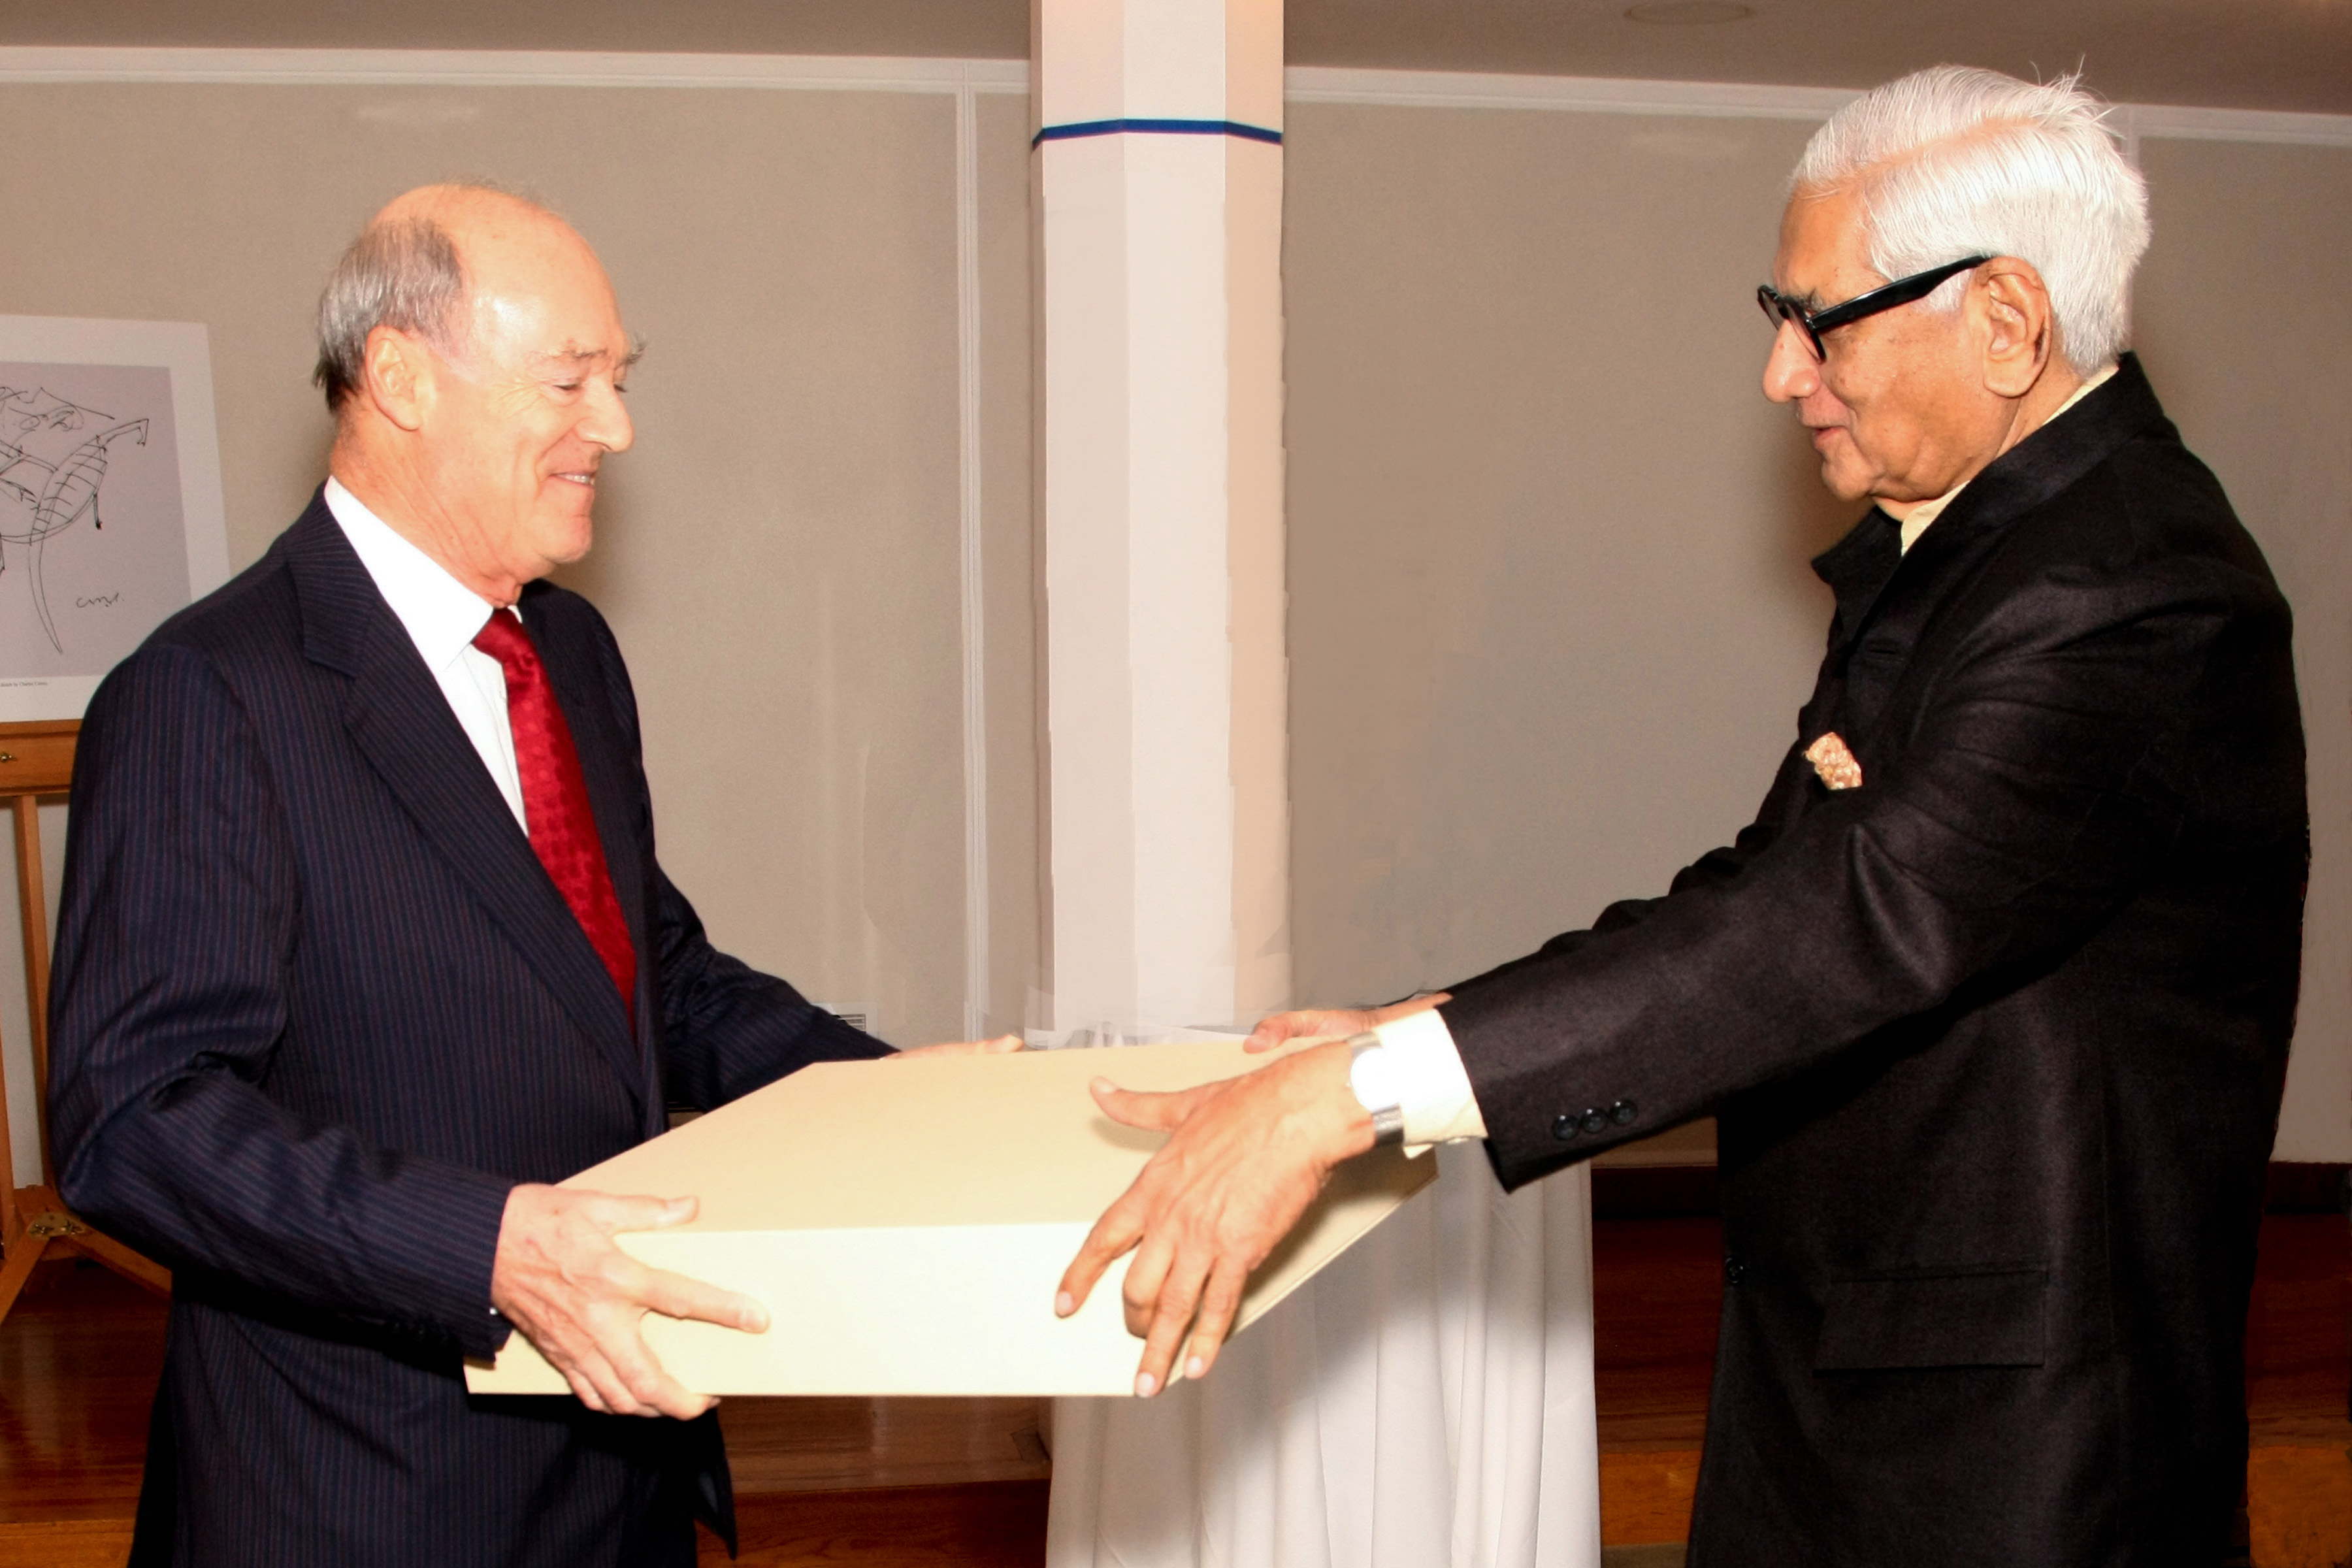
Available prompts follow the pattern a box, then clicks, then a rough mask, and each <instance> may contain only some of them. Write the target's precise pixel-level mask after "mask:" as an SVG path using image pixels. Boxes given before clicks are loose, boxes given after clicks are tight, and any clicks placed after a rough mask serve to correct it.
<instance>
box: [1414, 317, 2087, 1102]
mask: <svg viewBox="0 0 2352 1568" xmlns="http://www.w3.org/2000/svg"><path fill="white" fill-rule="evenodd" d="M2113 374H2116V366H2115V365H2113V364H2110V365H2108V366H2106V367H2105V369H2104V370H2101V371H2099V372H2098V373H2097V374H2094V375H2092V376H2091V377H2090V378H2089V379H2087V380H2085V381H2084V383H2083V384H2082V385H2081V386H2079V387H2076V388H2075V389H2074V395H2073V396H2072V397H2069V398H2068V399H2066V401H2065V402H2063V403H2062V404H2060V405H2058V406H2057V408H2056V409H2055V410H2054V411H2053V413H2052V414H2051V416H2050V418H2049V419H2045V420H2043V421H2042V424H2043V425H2047V424H2049V423H2050V422H2051V421H2052V420H2054V419H2056V418H2058V417H2059V416H2060V415H2063V414H2064V413H2065V412H2066V411H2067V410H2068V409H2070V408H2072V407H2074V405H2076V404H2078V403H2080V402H2082V401H2083V399H2084V398H2085V397H2088V396H2089V395H2091V394H2092V393H2094V392H2095V391H2097V390H2098V389H2099V387H2101V386H2102V385H2104V384H2105V382H2106V380H2107V378H2108V377H2109V376H2112V375H2113ZM2036 428H2037V429H2038V428H2040V426H2036ZM2030 433H2031V432H2029V434H2030ZM1967 488H1968V480H1966V479H1962V480H1961V481H1960V482H1959V483H1958V484H1957V485H1954V486H1953V487H1952V488H1951V489H1948V490H1947V491H1945V492H1944V493H1943V494H1942V495H1940V496H1937V498H1936V499H1935V500H1927V501H1922V502H1920V503H1919V504H1918V505H1917V506H1916V507H1913V508H1912V509H1911V510H1910V511H1909V512H1908V513H1907V514H1906V515H1905V516H1904V517H1902V518H1901V519H1899V520H1898V521H1900V522H1901V524H1902V531H1903V551H1904V553H1906V554H1908V553H1910V551H1911V547H1912V546H1913V545H1914V544H1916V543H1918V542H1919V536H1920V535H1921V534H1923V533H1925V532H1927V525H1928V524H1929V523H1931V522H1933V521H1936V519H1937V517H1938V516H1940V515H1941V514H1942V512H1943V510H1944V509H1945V508H1946V507H1948V506H1949V505H1951V504H1952V500H1953V498H1954V497H1956V496H1958V494H1959V493H1960V492H1961V491H1962V490H1964V489H1967ZM1372 1033H1373V1034H1375V1035H1378V1036H1379V1037H1380V1040H1381V1052H1382V1054H1383V1055H1385V1056H1387V1057H1388V1058H1389V1059H1390V1062H1391V1079H1390V1082H1391V1086H1392V1087H1393V1088H1395V1089H1396V1090H1397V1091H1398V1109H1399V1110H1402V1111H1403V1112H1404V1141H1405V1143H1406V1145H1407V1147H1409V1148H1410V1147H1412V1146H1415V1145H1420V1144H1426V1143H1450V1142H1455V1141H1457V1140H1459V1139H1464V1138H1484V1137H1485V1136H1486V1117H1485V1116H1484V1115H1482V1114H1481V1113H1480V1111H1479V1110H1478V1100H1477V1097H1476V1096H1475V1094H1474V1093H1473V1092H1472V1091H1471V1089H1470V1075H1469V1074H1468V1073H1467V1072H1465V1071H1464V1070H1463V1067H1462V1051H1461V1047H1457V1046H1456V1045H1455V1044H1454V1032H1453V1031H1452V1030H1451V1029H1448V1028H1447V1027H1446V1026H1445V1020H1444V1018H1441V1017H1439V1016H1438V1015H1437V1010H1436V1009H1435V1008H1430V1009H1427V1010H1425V1011H1423V1012H1419V1013H1409V1014H1407V1015H1406V1016H1403V1017H1402V1018H1398V1019H1395V1020H1392V1021H1391V1022H1389V1023H1386V1024H1381V1025H1378V1026H1375V1027H1374V1028H1373V1030H1372Z"/></svg>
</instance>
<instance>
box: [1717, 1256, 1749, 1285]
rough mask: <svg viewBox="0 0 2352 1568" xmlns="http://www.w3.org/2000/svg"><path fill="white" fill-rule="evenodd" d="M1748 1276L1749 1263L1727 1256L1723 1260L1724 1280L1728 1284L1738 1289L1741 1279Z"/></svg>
mask: <svg viewBox="0 0 2352 1568" xmlns="http://www.w3.org/2000/svg"><path fill="white" fill-rule="evenodd" d="M1747 1278H1748V1265H1746V1264H1745V1263H1742V1262H1740V1261H1739V1259H1738V1258H1725V1259H1724V1260H1723V1282H1724V1283H1725V1284H1726V1285H1729V1286H1731V1287H1732V1288H1733V1289H1738V1286H1739V1283H1740V1281H1741V1280H1743V1279H1747Z"/></svg>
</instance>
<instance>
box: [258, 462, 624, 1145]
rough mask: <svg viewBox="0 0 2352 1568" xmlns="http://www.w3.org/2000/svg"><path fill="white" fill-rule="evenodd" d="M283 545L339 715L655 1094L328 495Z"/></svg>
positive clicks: (609, 989)
mask: <svg viewBox="0 0 2352 1568" xmlns="http://www.w3.org/2000/svg"><path fill="white" fill-rule="evenodd" d="M287 547H288V551H289V558H290V561H291V565H292V569H293V576H294V582H295V587H296V593H297V595H298V597H299V601H300V604H301V614H302V631H303V648H304V652H305V653H307V654H308V655H309V656H310V658H311V659H312V660H313V661H314V662H317V663H320V664H323V665H326V666H328V667H329V668H334V669H337V670H340V671H341V672H342V673H343V674H344V675H346V676H348V677H350V679H351V689H350V696H349V699H348V700H347V701H346V703H345V706H344V710H343V720H344V723H345V726H346V727H347V729H348V730H349V731H350V734H351V737H352V743H353V744H354V745H356V746H357V747H358V748H359V750H360V752H361V753H362V755H364V756H365V757H366V758H367V760H368V762H369V763H370V765H371V766H373V768H374V770H375V772H376V773H377V774H378V775H379V776H380V777H382V778H383V781H384V783H385V784H386V785H388V786H389V787H390V788H391V790H392V792H393V794H394V795H395V796H397V797H398V798H399V800H400V803H401V805H403V807H404V808H405V810H406V811H407V813H408V816H409V817H410V818H411V820H412V821H413V822H414V823H415V826H416V829H417V831H418V832H419V833H420V834H422V835H423V836H424V837H425V840H426V841H427V842H429V843H430V844H432V845H433V847H435V849H436V851H438V852H439V854H440V855H441V857H442V858H443V859H444V860H445V861H446V862H447V864H448V866H449V868H450V869H451V870H452V871H453V872H454V873H455V874H456V875H457V878H458V879H459V880H461V881H462V882H464V883H465V884H466V885H467V888H468V889H470V890H471V891H472V892H473V894H474V896H475V898H476V899H478V900H479V901H480V903H481V904H482V906H483V908H484V909H485V910H488V912H489V915H490V917H491V919H493V920H494V921H497V922H498V924H499V928H500V929H501V930H503V931H505V932H506V934H507V936H508V939H509V941H511V942H513V943H514V944H515V946H516V947H517V948H518V949H519V950H520V952H521V953H522V955H523V957H524V959H525V960H526V961H527V962H528V963H530V965H531V967H532V968H533V969H535V970H537V971H538V972H539V973H540V975H541V978H542V979H544V980H545V981H546V982H547V984H548V988H549V989H550V990H551V991H552V992H554V994H555V995H556V997H557V999H558V1000H559V1001H561V1002H562V1005H563V1007H564V1009H565V1010H566V1011H567V1012H569V1013H570V1014H571V1015H572V1018H573V1020H574V1021H575V1022H576V1023H578V1025H579V1026H580V1027H581V1029H582V1031H583V1033H585V1034H586V1035H587V1036H588V1037H589V1038H590V1039H592V1040H593V1041H594V1042H595V1043H596V1046H597V1047H598V1049H600V1050H601V1051H603V1052H604V1055H605V1057H606V1058H608V1060H609V1061H610V1062H611V1064H612V1066H613V1068H614V1071H615V1072H617V1073H619V1074H620V1076H621V1079H622V1080H623V1081H624V1082H625V1083H626V1084H627V1085H628V1086H629V1088H630V1090H631V1092H632V1093H634V1094H635V1095H636V1096H637V1097H638V1098H639V1099H640V1100H642V1099H644V1098H645V1097H646V1094H647V1093H648V1090H649V1088H650V1085H649V1082H648V1079H647V1068H646V1059H645V1057H644V1055H643V1054H642V1053H641V1052H639V1051H638V1049H637V1047H636V1041H635V1029H634V1028H633V1027H632V1024H631V1020H629V1019H628V1018H627V1017H626V1016H624V1014H623V1013H622V1011H621V1000H620V995H619V994H618V993H617V992H616V991H614V988H613V981H612V976H611V975H609V974H608V973H605V970H604V963H603V962H602V961H601V960H600V959H599V958H598V957H597V956H596V950H595V947H594V945H593V944H592V943H591V942H589V940H588V935H587V933H586V932H585V931H582V930H581V928H580V922H579V921H578V919H577V918H576V917H574V916H573V914H572V909H571V906H569V905H568V904H566V903H565V902H564V901H563V897H562V894H560V893H558V892H557V891H556V890H555V884H554V883H553V882H551V881H550V880H549V879H548V876H547V872H546V869H545V868H543V867H541V865H540V863H539V858H538V857H537V856H535V855H533V854H532V853H531V848H530V840H529V839H528V838H526V837H524V836H523V834H522V831H521V829H520V828H519V827H518V826H516V824H515V819H514V815H513V813H511V812H510V811H509V810H508V809H507V805H506V801H505V800H504V798H502V797H501V796H500V795H499V790H498V786H497V785H496V784H493V783H492V782H491V780H490V776H489V773H488V770H487V769H485V768H484V767H483V765H482V760H481V757H480V755H479V754H478V752H475V750H474V747H473V743H472V742H470V741H468V740H467V738H466V732H465V731H464V730H463V729H461V728H460V727H459V726H458V723H457V716H456V715H455V714H453V713H451V712H450V711H449V703H448V700H447V699H446V697H444V696H443V695H442V692H441V688H440V686H439V684H438V683H437V682H436V680H435V679H434V678H433V676H432V673H431V672H430V671H428V670H427V669H426V668H425V664H424V661H423V660H422V659H420V658H417V657H416V648H415V644H413V643H411V642H410V641H409V640H408V636H407V634H406V633H405V632H404V630H402V628H401V626H400V623H399V621H398V619H397V618H396V617H395V616H394V615H393V613H392V610H391V607H390V606H389V605H385V604H384V602H383V595H380V594H379V593H377V592H376V588H375V584H374V581H373V579H372V578H370V577H369V576H368V574H367V568H366V567H364V566H363V565H362V564H361V563H360V559H359V557H358V556H357V555H356V554H354V553H353V552H352V548H351V545H350V543H349V542H347V541H346V540H345V539H344V538H343V535H342V530H341V528H340V527H339V526H338V525H337V524H336V522H335V521H334V518H333V515H332V514H331V513H330V512H329V511H328V510H327V508H326V504H325V502H324V500H322V499H321V500H313V501H312V502H311V505H310V510H308V511H306V512H304V513H303V515H302V518H301V521H299V522H297V523H296V524H295V525H294V527H293V529H292V530H290V531H289V533H288V536H287ZM598 826H599V827H600V828H602V827H603V826H604V823H603V816H602V813H601V812H600V813H599V820H598ZM608 842H609V840H608Z"/></svg>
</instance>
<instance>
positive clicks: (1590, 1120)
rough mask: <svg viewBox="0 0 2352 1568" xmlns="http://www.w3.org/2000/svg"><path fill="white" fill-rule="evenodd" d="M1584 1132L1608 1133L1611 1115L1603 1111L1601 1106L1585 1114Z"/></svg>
mask: <svg viewBox="0 0 2352 1568" xmlns="http://www.w3.org/2000/svg"><path fill="white" fill-rule="evenodd" d="M1584 1130H1585V1131H1587V1132H1606V1131H1609V1113H1608V1112H1607V1111H1605V1110H1601V1108H1600V1107H1599V1106H1597V1105H1596V1106H1594V1107H1593V1108H1592V1109H1591V1110H1588V1111H1586V1112H1585V1113H1584Z"/></svg>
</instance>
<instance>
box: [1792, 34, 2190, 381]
mask: <svg viewBox="0 0 2352 1568" xmlns="http://www.w3.org/2000/svg"><path fill="white" fill-rule="evenodd" d="M2080 81H2081V79H2080V76H2079V75H2073V76H2063V77H2060V78H2059V79H2057V80H2055V81H2052V82H2043V83H2039V84H2037V83H2034V82H2028V81H2020V80H2018V79H2016V78H2015V77H2009V76H2003V75H2001V74H2000V72H1998V71H1989V70H1977V69H1974V68H1969V67H1967V66H1931V67H1930V68H1927V69H1926V70H1923V71H1916V72H1914V73H1913V74H1912V75H1910V76H1906V77H1904V78H1903V79H1900V80H1897V81H1891V82H1888V83H1886V84H1885V86H1884V87H1876V88H1873V89H1871V90H1870V91H1868V92H1866V93H1864V94H1863V95H1862V96H1861V97H1860V98H1858V99H1855V100H1853V102H1852V103H1849V104H1847V105H1846V106H1845V107H1844V108H1843V109H1841V110H1838V111H1837V113H1835V114H1834V115H1832V116H1831V117H1830V122H1829V123H1828V124H1826V125H1824V126H1822V128H1821V130H1819V131H1817V132H1814V133H1813V139H1812V140H1811V142H1807V143H1806V144H1805V152H1804V155H1803V156H1802V157H1801V158H1800V159H1798V160H1797V169H1796V173H1795V174H1794V175H1792V176H1791V178H1790V185H1791V187H1792V188H1793V189H1794V190H1796V191H1798V192H1801V193H1824V192H1832V191H1841V190H1846V189H1852V190H1853V191H1854V192H1855V194H1856V195H1858V196H1859V198H1860V202H1861V207H1862V214H1863V218H1862V221H1863V239H1864V243H1865V244H1866V245H1867V247H1869V254H1870V264H1871V266H1872V267H1874V268H1876V269H1877V270H1878V272H1879V274H1880V276H1882V277H1884V278H1886V279H1890V280H1892V279H1897V278H1907V277H1909V276H1910V275H1911V274H1913V273H1915V272H1924V271H1927V269H1928V268H1933V267H1940V266H1942V265H1943V264H1944V263H1946V262H1948V261H1958V259H1960V258H1962V257H1964V256H1979V255H1982V256H2013V257H2016V258H2019V259H2020V260H2022V261H2030V262H2032V264H2033V266H2034V268H2035V269H2036V270H2037V271H2039V272H2040V273H2041V274H2042V283H2043V285H2044V286H2045V287H2047V288H2048V289H2049V290H2050V305H2051V309H2052V310H2053V313H2054V314H2055V315H2056V317H2057V322H2058V350H2059V352H2060V353H2062V354H2063V356H2064V357H2065V359H2066V362H2067V363H2069V364H2071V365H2073V366H2074V369H2076V370H2077V371H2080V372H2082V373H2084V374H2089V373H2091V372H2093V371H2096V370H2099V369H2102V368H2104V367H2105V365H2106V364H2107V363H2109V362H2111V361H2112V360H2114V358H2115V357H2116V354H2118V353H2122V352H2123V349H2124V346H2125V344H2126V342H2128V341H2129V339H2130V336H2131V282H2132V273H2133V272H2134V270H2135V269H2137V268H2138V266H2139V258H2140V257H2141V256H2142V255H2144V254H2146V252H2147V235H2148V227H2147V182H2146V181H2145V180H2143V179H2142V178H2141V177H2140V174H2139V171H2138V170H2137V169H2135V168H2133V167H2132V166H2131V164H2130V163H2127V162H2126V161H2125V159H2124V155H2123V152H2122V149H2121V148H2120V147H2119V146H2118V145H2117V144H2116V137H2115V135H2114V133H2113V132H2110V131H2109V130H2108V129H2107V127H2106V123H2105V121H2106V115H2107V108H2106V105H2105V104H2103V103H2101V102H2100V101H2099V100H2097V99H2096V98H2094V97H2093V96H2092V95H2091V94H2089V93H2087V92H2085V91H2084V90H2083V89H2082V87H2081V85H2080ZM1966 288H1967V275H1966V274H1965V273H1964V274H1962V275H1961V276H1960V277H1958V278H1955V279H1952V280H1951V281H1950V282H1948V283H1947V284H1945V285H1943V286H1942V287H1941V288H1939V289H1937V290H1936V292H1935V293H1934V294H1931V295H1929V296H1928V298H1927V303H1928V305H1929V306H1930V308H1932V309H1937V310H1952V309H1955V308H1957V307H1958V304H1959V301H1960V299H1961V297H1962V294H1963V292H1964V291H1965V289H1966Z"/></svg>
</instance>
